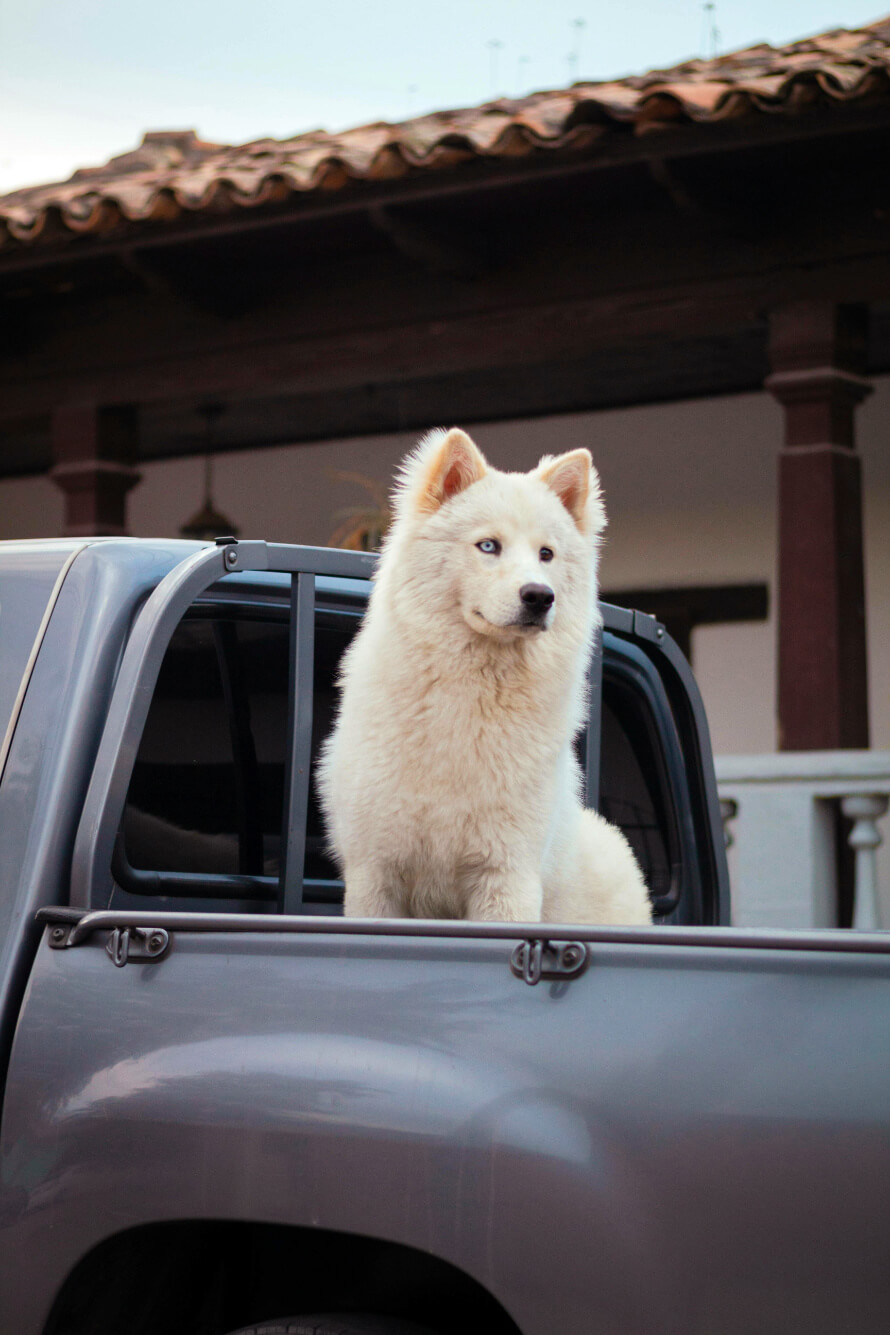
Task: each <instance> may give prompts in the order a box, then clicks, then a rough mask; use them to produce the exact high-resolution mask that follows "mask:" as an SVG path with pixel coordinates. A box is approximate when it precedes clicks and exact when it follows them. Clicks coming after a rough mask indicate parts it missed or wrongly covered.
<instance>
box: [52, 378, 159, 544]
mask: <svg viewBox="0 0 890 1335" xmlns="http://www.w3.org/2000/svg"><path fill="white" fill-rule="evenodd" d="M137 441H138V415H137V410H136V409H135V408H134V407H132V406H131V405H129V404H117V405H113V406H104V407H97V406H96V405H94V404H87V405H71V406H68V407H63V408H59V409H57V411H56V412H55V414H54V415H53V423H52V446H53V459H54V461H55V462H54V464H53V467H52V468H51V469H50V477H51V478H52V479H53V481H54V482H55V483H56V484H57V486H59V487H61V489H62V491H63V492H64V493H65V520H64V525H63V530H62V531H63V533H64V534H65V536H66V537H89V536H92V535H94V534H123V533H126V532H127V492H128V491H129V490H130V488H131V487H134V486H135V485H136V483H137V482H138V481H139V477H140V474H139V473H138V472H137V470H136V469H135V468H134V467H133V463H134V460H135V458H136V447H137Z"/></svg>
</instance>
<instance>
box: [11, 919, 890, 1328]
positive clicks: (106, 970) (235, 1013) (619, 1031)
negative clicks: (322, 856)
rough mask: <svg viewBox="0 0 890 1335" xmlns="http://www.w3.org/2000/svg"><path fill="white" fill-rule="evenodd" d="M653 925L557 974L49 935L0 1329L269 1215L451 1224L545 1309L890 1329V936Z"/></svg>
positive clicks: (578, 1322) (298, 947) (346, 952)
mask: <svg viewBox="0 0 890 1335" xmlns="http://www.w3.org/2000/svg"><path fill="white" fill-rule="evenodd" d="M652 936H653V943H652V944H651V945H650V944H646V945H644V946H640V945H629V944H625V945H619V944H615V943H607V944H596V945H594V946H593V947H592V948H591V949H592V963H591V966H590V968H589V969H588V971H587V972H586V973H585V974H583V975H582V976H581V977H578V978H575V979H573V980H571V981H566V982H558V983H548V982H541V983H539V984H538V985H537V986H533V987H532V986H528V985H527V984H526V983H525V982H523V981H522V980H520V979H518V978H516V977H515V976H514V975H513V974H512V973H511V971H510V968H509V956H510V948H511V947H510V943H509V942H498V941H483V940H475V941H454V940H442V939H432V940H412V939H404V938H403V939H400V940H394V939H392V938H387V937H361V936H351V935H349V934H344V935H337V936H333V935H319V936H316V937H305V936H301V937H299V938H298V937H296V936H293V935H291V936H287V935H285V934H284V933H282V934H277V933H276V934H272V935H268V936H259V935H255V934H253V935H252V934H250V933H245V934H243V935H240V934H228V935H219V934H208V935H204V936H200V935H197V934H190V933H188V932H176V933H175V935H174V940H173V944H172V948H171V950H170V952H169V954H168V955H167V956H166V957H164V958H163V959H161V960H159V961H154V962H139V961H131V962H130V963H128V964H126V965H125V966H124V967H122V968H115V967H114V966H113V964H112V962H111V960H110V959H109V956H108V954H107V953H106V951H105V949H104V948H103V946H104V935H102V934H100V935H97V936H96V937H94V938H93V939H92V940H91V941H90V942H88V943H87V944H84V945H80V946H76V947H74V948H69V949H62V950H54V949H51V948H50V947H49V945H48V941H47V940H46V939H45V940H44V942H43V943H42V944H41V946H40V948H39V950H38V954H37V959H36V963H35V966H34V970H33V974H32V977H31V981H30V984H29V987H28V991H27V995H26V998H25V1002H24V1006H23V1010H22V1015H21V1018H20V1022H19V1026H18V1030H17V1034H16V1039H15V1045H14V1049H13V1054H12V1061H11V1070H10V1082H9V1088H10V1091H11V1093H10V1102H9V1104H8V1107H7V1110H6V1116H5V1119H4V1124H3V1128H2V1143H0V1152H2V1195H0V1218H2V1219H3V1220H4V1221H5V1224H6V1228H5V1233H6V1240H5V1241H0V1258H2V1259H0V1294H2V1295H3V1299H2V1301H3V1303H4V1310H3V1312H2V1316H0V1328H2V1329H3V1330H10V1331H12V1330H15V1331H16V1332H17V1335H39V1332H40V1331H41V1330H42V1328H43V1324H44V1322H45V1320H46V1316H47V1312H48V1308H49V1305H50V1304H51V1302H52V1300H53V1297H54V1295H55V1294H56V1293H57V1292H58V1290H59V1288H60V1286H61V1285H62V1283H63V1281H64V1279H65V1277H66V1275H67V1274H68V1273H69V1272H70V1271H71V1269H72V1268H73V1267H74V1265H75V1264H76V1263H77V1261H78V1260H79V1258H80V1257H81V1256H82V1255H84V1254H85V1253H86V1252H87V1251H88V1250H89V1249H90V1248H91V1247H93V1246H94V1245H95V1244H97V1243H99V1242H100V1241H101V1240H103V1239H104V1238H106V1237H109V1236H111V1235H112V1234H114V1233H116V1232H118V1231H119V1230H123V1229H126V1228H129V1227H131V1226H135V1225H138V1224H141V1223H150V1222H157V1221H163V1220H177V1219H208V1220H210V1219H216V1220H219V1219H245V1220H255V1221H266V1222H270V1223H279V1224H280V1223H284V1224H288V1223H290V1224H298V1225H301V1226H304V1227H318V1228H324V1229H332V1230H343V1231H348V1232H350V1233H364V1234H366V1235H368V1236H372V1237H378V1238H383V1239H388V1240H392V1241H397V1242H403V1243H406V1244H408V1245H410V1246H413V1247H417V1248H421V1249H424V1250H426V1251H428V1252H431V1253H433V1254H435V1255H437V1256H439V1257H441V1258H443V1259H444V1260H447V1261H449V1262H451V1263H452V1264H454V1265H456V1266H458V1267H459V1268H460V1269H462V1270H464V1271H465V1272H467V1273H468V1274H470V1275H471V1276H473V1277H474V1278H475V1279H477V1280H478V1281H479V1282H480V1283H481V1284H482V1285H483V1286H485V1288H487V1289H488V1290H489V1291H490V1292H491V1293H492V1294H493V1295H494V1296H495V1298H497V1299H498V1300H499V1301H501V1302H502V1303H503V1305H504V1307H505V1308H506V1309H507V1311H508V1312H509V1313H510V1315H511V1316H512V1317H513V1319H514V1320H515V1321H516V1323H517V1325H518V1327H519V1328H520V1329H521V1330H522V1331H523V1332H524V1333H525V1335H554V1325H553V1318H554V1313H555V1312H558V1313H559V1314H560V1319H559V1332H560V1335H715V1333H717V1332H719V1333H720V1335H750V1332H751V1331H755V1330H756V1331H757V1332H758V1335H772V1333H773V1332H775V1335H779V1332H781V1333H782V1335H786V1332H787V1331H788V1330H796V1331H806V1332H807V1335H821V1333H823V1332H824V1335H829V1333H830V1335H836V1332H838V1331H840V1330H851V1331H855V1332H856V1335H878V1333H879V1332H880V1335H885V1332H886V1330H887V1329H888V1327H890V1285H888V1270H887V1266H886V1236H887V1232H886V1211H887V1202H888V1200H890V1136H888V1129H887V1128H888V1124H890V1033H888V1030H887V1026H886V1023H885V1016H886V1006H885V1005H883V1004H881V997H882V996H886V988H887V984H888V976H890V957H888V956H886V955H879V954H872V955H866V954H862V955H854V954H838V953H833V954H831V953H821V952H819V951H817V950H809V951H792V950H789V951H755V950H749V949H741V948H738V949H732V948H726V949H720V948H716V947H712V946H701V947H696V946H679V945H673V944H670V945H662V944H658V943H657V941H656V938H657V936H658V931H657V930H656V929H653V932H652ZM267 1315H269V1316H272V1315H275V1313H271V1312H270V1313H268V1314H267ZM279 1315H280V1314H279Z"/></svg>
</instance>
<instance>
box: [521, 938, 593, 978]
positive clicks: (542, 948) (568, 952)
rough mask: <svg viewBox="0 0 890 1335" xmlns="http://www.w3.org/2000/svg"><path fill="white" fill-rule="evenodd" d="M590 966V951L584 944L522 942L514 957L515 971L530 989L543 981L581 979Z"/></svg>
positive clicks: (539, 941)
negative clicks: (543, 979)
mask: <svg viewBox="0 0 890 1335" xmlns="http://www.w3.org/2000/svg"><path fill="white" fill-rule="evenodd" d="M589 963H590V952H589V951H588V949H587V946H586V945H585V944H584V942H583V941H563V942H556V943H554V942H553V941H546V940H544V939H543V938H535V939H534V940H531V941H520V943H519V945H518V946H517V947H516V949H515V950H514V951H513V954H512V955H511V956H510V968H511V970H512V971H513V973H514V974H515V975H516V977H517V978H521V979H522V980H523V982H526V983H528V985H529V987H534V986H535V983H539V982H540V981H541V979H542V978H548V979H553V980H561V979H565V978H578V977H580V975H581V974H582V973H583V972H584V970H585V969H586V968H587V966H588V964H589Z"/></svg>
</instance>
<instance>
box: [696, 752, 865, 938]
mask: <svg viewBox="0 0 890 1335" xmlns="http://www.w3.org/2000/svg"><path fill="white" fill-rule="evenodd" d="M716 768H717V786H718V789H719V792H720V800H721V807H722V810H723V817H724V829H725V831H726V837H727V843H728V853H729V864H730V882H731V886H732V920H733V923H734V924H735V925H737V926H739V927H755V926H756V927H834V926H836V925H837V921H838V919H837V904H838V893H837V864H838V859H837V848H836V834H835V831H836V829H837V827H838V822H837V818H836V813H837V808H838V805H840V808H841V810H842V811H843V813H844V815H845V816H847V817H848V818H849V819H850V820H852V821H853V827H852V830H851V832H850V835H849V843H850V846H851V848H852V849H853V850H854V852H855V898H854V910H853V926H854V927H856V928H860V929H865V930H869V929H872V930H873V929H875V928H882V927H885V926H886V927H890V847H888V845H886V844H885V845H884V847H883V848H882V847H881V845H882V843H883V838H882V828H881V824H880V822H881V818H882V817H883V816H884V815H885V813H886V811H887V807H888V800H890V751H792V752H781V753H779V754H776V755H761V756H718V757H717V759H716ZM883 834H884V836H886V837H887V839H888V840H890V822H888V824H887V825H886V826H885V827H884V831H883ZM879 850H880V852H879Z"/></svg>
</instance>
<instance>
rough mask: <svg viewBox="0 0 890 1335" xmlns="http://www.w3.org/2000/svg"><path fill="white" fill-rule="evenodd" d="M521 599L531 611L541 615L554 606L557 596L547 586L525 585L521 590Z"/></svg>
mask: <svg viewBox="0 0 890 1335" xmlns="http://www.w3.org/2000/svg"><path fill="white" fill-rule="evenodd" d="M519 597H520V598H521V599H522V601H523V603H524V604H525V606H526V607H527V608H528V609H529V611H531V612H537V613H538V614H540V613H541V612H546V611H547V608H548V607H552V606H553V599H554V598H555V597H556V594H555V593H554V592H553V590H552V589H551V588H550V586H549V585H547V584H523V586H522V588H521V589H520V590H519Z"/></svg>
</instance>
